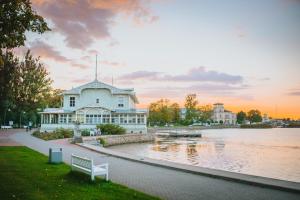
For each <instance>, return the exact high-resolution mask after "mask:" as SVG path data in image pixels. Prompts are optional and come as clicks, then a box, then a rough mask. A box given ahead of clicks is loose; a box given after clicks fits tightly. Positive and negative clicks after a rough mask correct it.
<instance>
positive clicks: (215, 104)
mask: <svg viewBox="0 0 300 200" xmlns="http://www.w3.org/2000/svg"><path fill="white" fill-rule="evenodd" d="M217 105H224V104H223V103H214V106H217Z"/></svg>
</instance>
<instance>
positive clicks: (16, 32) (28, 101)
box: [0, 0, 61, 126]
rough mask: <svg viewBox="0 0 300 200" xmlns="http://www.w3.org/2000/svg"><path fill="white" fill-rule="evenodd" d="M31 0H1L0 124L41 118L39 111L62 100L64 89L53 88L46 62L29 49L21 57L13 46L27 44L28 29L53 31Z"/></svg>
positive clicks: (42, 31)
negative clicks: (32, 6)
mask: <svg viewBox="0 0 300 200" xmlns="http://www.w3.org/2000/svg"><path fill="white" fill-rule="evenodd" d="M49 30H50V29H49V27H48V26H47V23H46V22H45V21H44V19H43V17H41V16H39V15H38V14H37V13H36V12H35V11H33V10H32V8H31V3H30V1H29V0H11V1H1V2H0V33H1V34H0V47H1V48H0V124H1V125H2V124H8V121H14V124H16V123H18V125H19V126H20V125H23V124H27V123H28V121H32V122H33V123H34V124H37V123H38V121H39V115H38V112H39V111H42V109H43V108H45V107H47V106H57V105H59V104H60V98H61V97H60V93H61V91H60V90H54V89H52V88H51V83H52V80H51V79H50V78H49V73H48V72H47V70H46V68H45V66H44V65H43V64H42V63H41V61H40V59H39V58H36V57H34V56H33V55H32V54H31V52H30V50H28V51H27V52H26V53H25V55H23V57H24V58H22V59H20V58H19V57H18V56H16V55H15V54H14V51H13V49H14V48H16V47H21V46H24V43H25V41H26V35H25V32H27V31H31V32H36V33H40V34H42V33H44V32H45V31H49Z"/></svg>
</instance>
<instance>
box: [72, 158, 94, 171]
mask: <svg viewBox="0 0 300 200" xmlns="http://www.w3.org/2000/svg"><path fill="white" fill-rule="evenodd" d="M71 158H72V159H71V165H77V166H80V167H82V168H84V169H88V170H92V167H93V160H92V159H88V158H83V157H80V156H76V155H74V154H72V157H71Z"/></svg>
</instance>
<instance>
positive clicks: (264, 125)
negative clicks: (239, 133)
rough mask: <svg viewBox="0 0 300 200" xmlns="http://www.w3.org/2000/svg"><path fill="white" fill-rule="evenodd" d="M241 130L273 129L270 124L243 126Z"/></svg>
mask: <svg viewBox="0 0 300 200" xmlns="http://www.w3.org/2000/svg"><path fill="white" fill-rule="evenodd" d="M240 127H241V128H273V127H272V125H270V124H242V125H241V126H240Z"/></svg>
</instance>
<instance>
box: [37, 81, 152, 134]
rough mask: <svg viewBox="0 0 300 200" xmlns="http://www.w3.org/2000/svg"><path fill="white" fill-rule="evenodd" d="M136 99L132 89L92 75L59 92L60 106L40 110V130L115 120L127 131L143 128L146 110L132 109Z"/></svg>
mask: <svg viewBox="0 0 300 200" xmlns="http://www.w3.org/2000/svg"><path fill="white" fill-rule="evenodd" d="M137 103H138V99H137V97H136V95H135V92H134V89H119V88H116V87H114V86H111V85H108V84H105V83H103V82H100V81H98V80H97V78H96V79H95V81H93V82H90V83H87V84H85V85H82V86H79V87H76V88H73V89H71V90H67V91H65V92H64V93H63V107H62V108H47V109H45V110H44V111H43V112H41V131H52V130H55V129H57V128H69V129H73V128H74V121H79V122H80V129H89V128H95V127H96V125H97V124H106V123H112V124H118V125H120V126H122V127H124V128H125V129H126V132H127V133H146V132H147V126H146V124H147V119H146V114H147V111H145V110H140V109H136V107H135V105H136V104H137Z"/></svg>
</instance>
